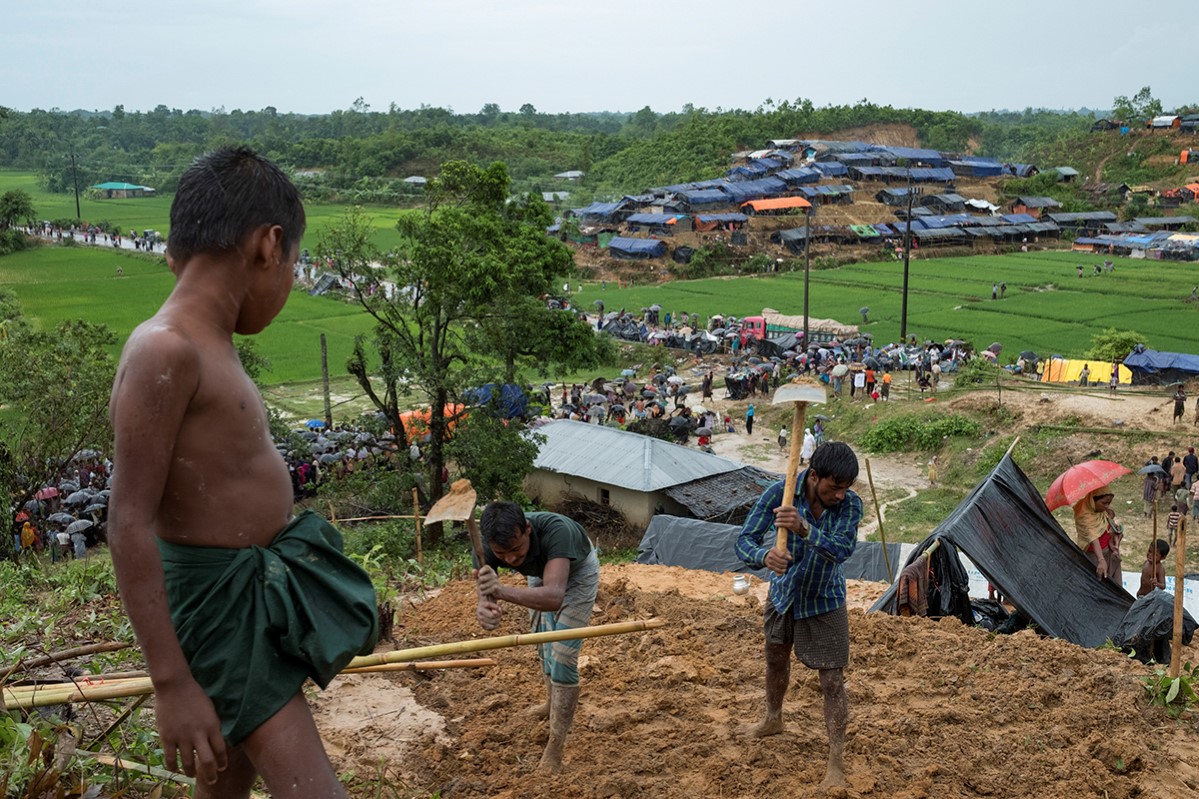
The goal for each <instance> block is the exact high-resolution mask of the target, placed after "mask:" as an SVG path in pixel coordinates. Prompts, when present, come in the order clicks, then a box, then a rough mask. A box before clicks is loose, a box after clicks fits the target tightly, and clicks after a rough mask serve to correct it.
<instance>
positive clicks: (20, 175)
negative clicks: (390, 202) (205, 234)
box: [0, 169, 402, 251]
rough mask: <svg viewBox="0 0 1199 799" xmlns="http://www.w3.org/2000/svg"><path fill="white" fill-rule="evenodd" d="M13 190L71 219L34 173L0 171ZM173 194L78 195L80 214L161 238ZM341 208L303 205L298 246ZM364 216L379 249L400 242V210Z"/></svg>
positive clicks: (0, 188) (3, 187) (66, 204)
mask: <svg viewBox="0 0 1199 799" xmlns="http://www.w3.org/2000/svg"><path fill="white" fill-rule="evenodd" d="M12 189H21V190H22V191H24V192H26V193H27V194H29V196H30V197H31V198H32V199H33V207H34V210H36V211H37V219H74V218H75V216H76V214H75V195H74V194H51V193H50V192H48V191H45V190H44V189H42V187H41V186H40V185H39V183H38V179H37V174H36V173H34V172H27V171H21V170H14V169H0V194H3V193H4V192H6V191H10V190H12ZM172 198H173V195H169V194H164V195H162V196H155V197H141V198H135V199H128V200H95V199H91V198H90V197H87V196H85V195H83V194H80V197H79V213H80V215H81V217H82V219H83V220H84V221H86V222H91V223H99V222H102V221H108V222H111V223H112V224H114V225H116V226H118V227H119V228H120V229H121V230H122V231H128V230H129V229H130V228H133V229H136V230H146V229H149V230H157V231H158V232H159V233H161V234H163V235H164V236H165V235H166V234H167V232H168V231H169V230H170V227H171V223H170V216H171V214H170V212H171V200H172ZM346 210H347V207H346V206H344V205H335V204H332V203H305V204H304V211H305V213H306V214H307V217H308V229H307V230H306V231H305V233H304V238H303V240H302V241H301V242H300V246H301V247H304V248H307V249H308V250H309V251H313V250H315V248H316V244H317V241H318V240H319V238H320V235H321V233H322V232H324V231H325V230H327V229H328V228H329V227H330V226H331V225H332V224H334V223H335V222H336V221H337V220H338V219H340V218H341V216H342V215H343V214H344V213H345V212H346ZM363 211H364V214H365V216H366V219H367V220H368V222H369V223H370V225H371V228H372V230H373V234H372V236H371V241H372V242H373V243H374V244H375V246H377V247H379V248H380V249H382V250H388V249H391V248H393V247H395V246H397V245H398V244H399V243H400V234H399V232H398V231H397V230H396V229H395V223H396V220H397V219H399V217H400V214H401V213H402V209H399V208H385V207H382V206H364V207H363Z"/></svg>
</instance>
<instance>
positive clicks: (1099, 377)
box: [1041, 358, 1132, 386]
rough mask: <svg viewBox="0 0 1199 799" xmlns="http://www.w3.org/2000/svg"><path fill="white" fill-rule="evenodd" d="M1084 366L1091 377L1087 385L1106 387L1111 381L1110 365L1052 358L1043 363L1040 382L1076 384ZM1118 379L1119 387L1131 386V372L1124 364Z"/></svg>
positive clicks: (1121, 366)
mask: <svg viewBox="0 0 1199 799" xmlns="http://www.w3.org/2000/svg"><path fill="white" fill-rule="evenodd" d="M1084 366H1086V367H1088V368H1090V370H1091V375H1090V377H1088V378H1087V382H1088V383H1090V384H1092V385H1094V384H1096V383H1098V384H1099V385H1101V386H1106V385H1108V383H1109V382H1110V381H1111V379H1112V365H1111V364H1110V363H1104V362H1102V361H1087V360H1078V359H1074V360H1069V361H1064V360H1061V359H1060V358H1052V359H1050V360H1048V361H1045V371H1044V372H1043V373H1042V374H1041V382H1043V383H1077V382H1078V375H1079V374H1080V373H1081V372H1082V368H1083V367H1084ZM1119 378H1120V384H1121V385H1125V386H1130V385H1132V370H1131V369H1129V368H1128V367H1127V366H1125V365H1124V364H1120V374H1119Z"/></svg>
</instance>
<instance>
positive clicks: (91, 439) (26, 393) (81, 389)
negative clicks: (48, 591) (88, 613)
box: [0, 320, 116, 553]
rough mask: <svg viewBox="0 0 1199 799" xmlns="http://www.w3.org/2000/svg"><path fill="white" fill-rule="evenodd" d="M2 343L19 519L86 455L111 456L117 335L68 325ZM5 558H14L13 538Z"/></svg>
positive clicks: (9, 491)
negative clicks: (40, 494)
mask: <svg viewBox="0 0 1199 799" xmlns="http://www.w3.org/2000/svg"><path fill="white" fill-rule="evenodd" d="M14 327H15V329H17V332H15V333H11V334H10V335H9V336H8V337H7V338H6V339H0V402H4V403H6V404H7V405H8V406H9V410H10V412H9V413H7V414H5V415H4V417H3V422H2V436H0V440H2V441H3V444H0V483H2V484H3V490H4V493H5V494H6V495H7V497H8V499H9V501H10V502H11V503H12V504H11V508H12V510H11V511H10V518H9V521H10V522H14V521H15V515H14V514H15V513H16V512H17V511H19V510H20V509H21V508H22V507H23V506H24V505H25V503H26V502H29V501H30V500H31V499H33V497H34V494H36V493H37V491H38V490H39V489H40V488H41V487H42V486H44V485H46V484H48V483H51V482H52V481H53V480H54V479H55V478H57V476H58V475H59V474H60V473H61V472H62V470H63V469H64V468H65V467H66V466H67V464H69V463H70V462H71V460H72V459H73V458H74V457H75V456H76V455H78V454H79V452H80V451H82V450H84V449H86V448H91V447H94V448H98V449H108V448H109V444H110V443H111V440H112V431H111V428H110V426H109V423H108V395H109V392H110V391H111V390H112V381H113V375H114V372H115V370H116V365H115V363H114V361H113V358H112V355H111V354H110V352H109V348H110V347H112V346H113V345H114V344H116V336H115V335H114V334H113V333H112V331H110V330H109V329H108V328H106V327H105V326H103V325H97V324H92V323H90V322H84V321H79V320H74V321H66V322H63V323H61V324H60V325H58V326H57V327H56V328H55V329H54V330H51V331H45V332H36V331H31V330H29V329H28V328H25V327H22V326H19V325H18V326H14ZM0 539H3V540H2V541H0V552H4V553H11V551H12V540H11V537H10V536H2V537H0Z"/></svg>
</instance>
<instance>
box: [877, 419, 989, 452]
mask: <svg viewBox="0 0 1199 799" xmlns="http://www.w3.org/2000/svg"><path fill="white" fill-rule="evenodd" d="M980 430H981V427H980V426H979V424H978V422H975V421H974V420H972V419H968V418H966V417H965V416H961V415H959V414H956V413H955V414H949V415H948V416H935V417H927V418H926V417H921V416H916V415H910V414H909V415H905V416H892V417H891V418H889V419H884V420H883V421H881V422H879V423H878V424H877V425H875V426H874V427H872V428H870V430H868V431H867V432H866V434H865V435H864V436H862V446H863V447H864V448H865V449H867V450H870V451H871V452H901V451H904V450H922V451H925V452H931V451H933V450H936V449H940V447H941V444H942V442H943V441H944V440H945V439H946V438H951V437H959V436H960V437H972V436H977V435H978V434H979V432H980Z"/></svg>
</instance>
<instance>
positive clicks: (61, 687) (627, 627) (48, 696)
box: [0, 619, 666, 710]
mask: <svg viewBox="0 0 1199 799" xmlns="http://www.w3.org/2000/svg"><path fill="white" fill-rule="evenodd" d="M665 624H666V622H665V621H663V620H662V619H646V620H644V621H629V622H618V623H616V624H600V625H597V626H594V627H579V628H577V629H573V630H551V631H550V632H544V633H521V634H517V635H502V636H497V637H493V638H479V639H476V640H473V641H457V642H454V643H449V644H435V645H433V646H422V647H415V648H412V649H398V650H396V651H394V652H383V653H379V654H375V655H366V656H363V657H356V658H354V659H353V660H352V661H350V663H349V664H348V665H347V666H346V668H347V669H355V670H357V671H358V672H359V673H361V672H362V670H364V669H366V668H367V667H376V666H382V665H388V664H396V663H410V662H412V661H416V660H425V659H427V658H431V657H438V656H442V655H454V654H463V653H467V652H482V651H485V650H488V649H506V648H510V647H515V646H525V645H529V644H544V643H551V642H554V641H573V640H579V639H585V638H599V637H602V636H605V635H621V634H624V633H634V632H643V631H645V630H653V629H656V628H658V627H662V626H665ZM90 682H91V684H90V685H89V684H84V685H77V684H75V683H61V684H56V685H54V686H52V687H46V686H42V685H37V686H16V687H15V688H4V689H0V696H3V698H4V705H5V708H6V709H7V710H15V709H18V708H30V707H41V706H44V705H61V704H66V703H68V702H80V701H99V700H103V699H120V698H124V697H130V696H141V695H142V694H148V693H153V691H154V685H153V683H151V682H150V678H149V677H136V678H128V679H120V680H104V681H103V682H99V683H97V681H96V680H95V679H92V680H91V681H90Z"/></svg>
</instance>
